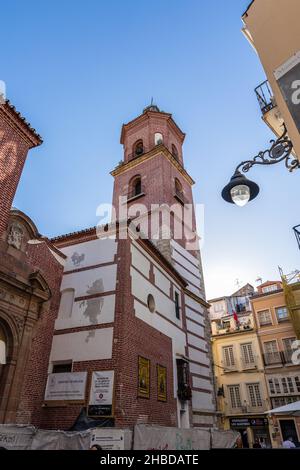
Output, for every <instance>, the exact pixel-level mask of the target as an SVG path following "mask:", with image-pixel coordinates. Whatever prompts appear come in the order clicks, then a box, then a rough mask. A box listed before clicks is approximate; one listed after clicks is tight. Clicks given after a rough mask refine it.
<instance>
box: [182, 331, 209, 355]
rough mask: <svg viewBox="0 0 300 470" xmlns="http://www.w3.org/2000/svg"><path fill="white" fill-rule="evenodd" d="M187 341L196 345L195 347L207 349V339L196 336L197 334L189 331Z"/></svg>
mask: <svg viewBox="0 0 300 470" xmlns="http://www.w3.org/2000/svg"><path fill="white" fill-rule="evenodd" d="M187 337H188V343H189V344H190V345H192V346H196V348H200V349H203V350H204V351H208V346H207V341H205V340H203V339H201V338H198V336H194V335H192V334H191V333H188V335H187Z"/></svg>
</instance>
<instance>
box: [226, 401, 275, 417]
mask: <svg viewBox="0 0 300 470" xmlns="http://www.w3.org/2000/svg"><path fill="white" fill-rule="evenodd" d="M266 409H267V407H266V405H265V403H262V405H261V406H251V405H249V404H247V405H244V406H238V407H232V406H231V405H229V404H227V405H225V414H226V415H247V414H249V415H253V414H256V413H257V414H259V413H263V412H264V411H266Z"/></svg>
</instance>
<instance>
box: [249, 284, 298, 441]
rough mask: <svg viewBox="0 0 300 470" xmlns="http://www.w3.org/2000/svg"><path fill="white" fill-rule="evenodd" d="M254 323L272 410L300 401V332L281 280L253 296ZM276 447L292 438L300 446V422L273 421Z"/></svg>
mask: <svg viewBox="0 0 300 470" xmlns="http://www.w3.org/2000/svg"><path fill="white" fill-rule="evenodd" d="M290 287H291V290H292V292H293V295H295V297H296V298H297V297H298V296H299V294H300V282H294V283H292V284H290ZM251 304H252V311H253V316H254V323H255V326H256V330H257V336H258V339H259V346H260V350H261V356H262V359H263V365H264V371H265V383H266V387H267V394H268V397H269V400H268V401H269V402H270V405H271V406H270V408H269V409H270V410H271V409H274V408H278V407H281V406H284V405H287V404H289V403H292V402H295V401H299V400H300V364H298V363H297V362H298V361H297V356H296V357H294V356H293V354H294V352H295V348H294V346H295V341H296V332H295V328H294V324H293V322H292V321H291V316H290V313H289V308H288V302H287V299H286V291H285V290H284V289H283V285H282V283H281V282H280V281H274V282H267V283H264V284H262V285H261V286H259V287H258V292H257V293H256V294H254V295H253V296H252V297H251ZM270 435H271V440H272V446H273V447H280V446H281V444H282V442H283V441H284V440H286V439H287V438H288V437H289V436H291V437H293V440H294V442H295V444H299V443H300V419H299V418H296V417H276V416H271V419H270Z"/></svg>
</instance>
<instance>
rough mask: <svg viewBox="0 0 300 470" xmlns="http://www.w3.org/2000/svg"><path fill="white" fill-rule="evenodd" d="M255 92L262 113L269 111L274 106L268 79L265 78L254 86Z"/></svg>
mask: <svg viewBox="0 0 300 470" xmlns="http://www.w3.org/2000/svg"><path fill="white" fill-rule="evenodd" d="M255 94H256V97H257V100H258V103H259V106H260V109H261V112H262V114H266V113H267V112H268V111H271V109H273V108H275V107H276V103H275V100H274V96H273V92H272V90H271V87H270V84H269V82H268V80H265V81H264V82H263V83H261V84H260V85H258V86H257V87H256V88H255Z"/></svg>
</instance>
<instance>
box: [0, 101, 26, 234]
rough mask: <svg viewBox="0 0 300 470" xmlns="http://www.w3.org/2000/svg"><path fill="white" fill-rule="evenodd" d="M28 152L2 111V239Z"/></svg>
mask: <svg viewBox="0 0 300 470" xmlns="http://www.w3.org/2000/svg"><path fill="white" fill-rule="evenodd" d="M28 150H29V145H28V144H26V143H25V141H24V140H23V139H22V138H21V136H20V135H19V133H18V132H16V129H15V128H13V127H11V126H10V125H9V124H7V122H6V121H5V120H4V119H3V117H2V115H1V109H0V237H1V235H2V233H3V232H4V230H5V229H6V226H7V222H8V218H9V211H10V209H11V206H12V202H13V199H14V197H15V193H16V189H17V186H18V183H19V180H20V177H21V174H22V170H23V166H24V163H25V160H26V156H27V152H28Z"/></svg>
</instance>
